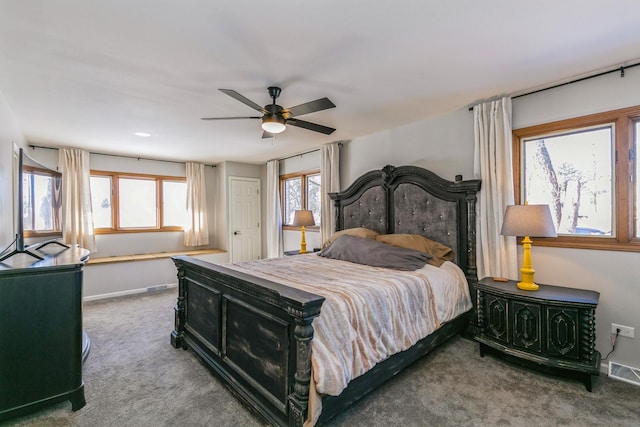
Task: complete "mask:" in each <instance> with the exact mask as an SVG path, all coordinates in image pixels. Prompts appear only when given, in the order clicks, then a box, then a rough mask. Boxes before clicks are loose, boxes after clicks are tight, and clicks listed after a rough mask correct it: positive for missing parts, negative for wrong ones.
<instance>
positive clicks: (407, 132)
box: [340, 109, 473, 190]
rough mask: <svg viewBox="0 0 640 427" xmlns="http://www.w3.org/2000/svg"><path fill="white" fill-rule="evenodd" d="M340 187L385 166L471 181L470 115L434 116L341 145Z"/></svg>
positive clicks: (471, 121)
mask: <svg viewBox="0 0 640 427" xmlns="http://www.w3.org/2000/svg"><path fill="white" fill-rule="evenodd" d="M340 154H341V158H340V186H341V189H342V190H344V189H346V188H347V186H349V184H351V183H352V182H353V181H354V180H355V179H356V178H357V177H359V176H360V175H362V174H363V173H365V172H368V171H370V170H373V169H382V167H383V166H385V165H393V166H403V165H413V166H420V167H423V168H426V169H429V170H431V171H433V172H435V173H436V174H438V175H440V176H441V177H443V178H445V179H448V180H451V181H453V180H454V178H455V176H456V175H463V178H464V179H472V178H473V113H472V112H470V111H468V110H467V109H464V110H460V111H457V112H454V113H451V114H447V115H443V116H438V117H433V118H430V119H428V120H424V121H421V122H418V123H413V124H410V125H407V126H403V127H400V128H397V129H391V130H387V131H385V132H381V133H377V134H375V135H371V136H367V137H362V138H356V139H354V140H352V141H351V142H349V143H346V144H344V147H343V148H342V151H341V153H340Z"/></svg>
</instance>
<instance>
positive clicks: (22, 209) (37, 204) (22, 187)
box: [0, 148, 68, 262]
mask: <svg viewBox="0 0 640 427" xmlns="http://www.w3.org/2000/svg"><path fill="white" fill-rule="evenodd" d="M16 170H17V175H18V176H17V188H16V201H15V205H16V206H15V207H16V238H15V240H14V242H13V243H12V244H11V245H10V246H9V247H8V248H7V249H5V250H4V251H3V252H2V253H1V254H0V262H2V261H4V260H5V259H7V258H10V257H12V256H14V255H16V254H28V255H30V256H32V257H33V258H35V259H37V260H41V259H42V256H40V255H39V254H37V253H35V252H34V251H32V250H30V248H31V247H32V246H30V247H29V248H27V247H26V246H25V238H28V239H30V240H32V241H33V242H34V245H37V246H36V247H35V249H41V248H42V247H44V246H46V245H48V244H50V243H55V244H57V245H60V246H62V247H64V248H67V247H68V246H67V245H64V244H63V243H61V242H59V241H58V239H60V238H62V174H61V173H60V172H58V171H56V170H53V169H50V168H48V167H46V166H43V165H41V164H40V163H38V162H36V161H35V160H33V159H31V158H30V157H29V156H27V155H26V154H25V153H24V151H23V149H22V148H20V149H19V153H18V165H17V168H16ZM14 244H15V248H14V249H13V250H12V251H11V252H9V253H7V254H5V253H6V252H7V251H8V250H9V249H10V248H11V247H12V246H13V245H14Z"/></svg>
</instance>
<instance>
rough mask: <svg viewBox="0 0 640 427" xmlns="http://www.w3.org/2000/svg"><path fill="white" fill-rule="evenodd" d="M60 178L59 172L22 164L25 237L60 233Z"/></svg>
mask: <svg viewBox="0 0 640 427" xmlns="http://www.w3.org/2000/svg"><path fill="white" fill-rule="evenodd" d="M61 183H62V177H61V175H60V174H59V173H57V172H54V171H51V170H48V169H41V168H37V167H32V166H26V165H25V166H23V167H22V207H23V209H22V215H23V218H22V224H23V227H24V232H25V236H27V237H32V236H36V235H38V236H46V235H53V234H59V233H61V232H62V226H61V212H60V206H62V205H61V197H62V194H61V193H60V188H61Z"/></svg>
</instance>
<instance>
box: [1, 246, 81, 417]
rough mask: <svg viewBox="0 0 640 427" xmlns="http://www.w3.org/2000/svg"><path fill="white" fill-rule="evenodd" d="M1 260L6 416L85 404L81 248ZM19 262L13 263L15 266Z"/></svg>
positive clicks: (2, 398) (2, 364) (3, 398)
mask: <svg viewBox="0 0 640 427" xmlns="http://www.w3.org/2000/svg"><path fill="white" fill-rule="evenodd" d="M38 254H39V255H41V256H43V257H44V259H43V260H42V261H37V262H33V260H34V259H26V258H22V257H28V255H24V254H19V255H17V256H16V257H17V258H20V259H15V260H14V259H9V260H6V261H5V262H4V263H0V421H1V420H4V419H8V418H12V417H15V416H19V415H23V414H25V413H28V412H32V411H34V410H36V409H38V408H40V407H42V406H44V405H48V404H51V403H55V402H60V401H64V400H70V401H71V408H72V409H73V410H74V411H75V410H78V409H80V408H82V407H83V406H84V405H85V397H84V384H83V381H82V352H83V342H82V340H83V332H82V267H83V265H84V263H85V262H86V260H87V259H88V257H89V252H88V251H87V250H85V249H80V248H68V249H65V248H48V249H46V250H45V249H42V250H41V251H38ZM12 264H13V265H12Z"/></svg>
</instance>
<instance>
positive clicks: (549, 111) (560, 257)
mask: <svg viewBox="0 0 640 427" xmlns="http://www.w3.org/2000/svg"><path fill="white" fill-rule="evenodd" d="M638 88H640V70H638V69H637V68H634V69H630V70H627V71H626V75H625V77H624V78H620V77H619V75H618V74H612V75H607V76H603V77H599V78H595V79H591V80H586V81H584V82H581V83H576V84H572V85H568V86H563V87H561V88H557V89H553V90H549V91H544V92H540V93H538V94H535V95H529V96H525V97H521V98H517V99H515V100H513V127H514V129H517V128H520V127H525V126H531V125H536V124H540V123H544V122H549V121H555V120H561V119H565V118H569V117H576V116H581V115H585V114H590V113H596V112H601V111H607V110H611V109H616V108H623V107H629V106H633V105H638V104H640V90H639V89H638ZM473 139H474V137H473V113H472V112H470V111H468V109H466V108H465V109H463V110H460V111H457V112H454V113H451V114H447V115H444V116H440V117H435V118H431V119H428V120H424V121H422V122H418V123H414V124H411V125H409V126H404V127H402V128H398V129H392V130H389V131H386V132H382V133H378V134H375V135H371V136H368V137H363V138H357V139H354V140H353V141H351V142H350V143H349V144H346V146H345V148H343V152H342V158H341V177H342V182H341V187H342V189H343V190H344V189H345V188H346V187H347V186H348V184H350V183H351V182H352V181H353V180H354V179H355V178H357V177H358V176H360V175H361V174H362V173H364V172H366V171H369V170H372V169H379V168H381V167H382V166H384V165H386V164H392V165H395V166H400V165H406V164H411V165H417V166H422V167H425V168H427V169H431V170H432V171H434V172H435V173H437V174H438V175H441V176H443V177H444V178H446V179H450V180H453V178H454V177H455V175H456V174H463V175H464V177H465V179H470V178H472V177H473V176H472V174H473V146H474V142H473ZM534 246H535V243H534ZM533 258H534V264H535V267H536V280H537V281H538V282H540V283H548V284H555V285H561V286H567V287H574V288H582V289H589V290H595V291H598V292H600V303H599V305H598V309H597V312H596V334H597V340H596V348H597V349H598V350H599V351H600V353H601V354H602V355H603V357H604V355H606V354H607V353H608V352H609V351H610V350H611V341H610V338H611V335H610V327H611V326H610V325H611V323H612V322H614V323H619V324H623V325H627V326H631V327H634V328H635V329H636V338H635V339H633V340H632V339H628V338H619V339H618V344H617V346H616V351H615V353H613V354H612V355H611V356H610V358H609V359H610V360H615V361H618V362H620V363H623V364H626V365H631V366H636V367H640V314H638V313H639V312H640V282H639V280H638V278H639V277H640V253H637V252H614V251H593V250H586V249H563V248H546V247H534V248H533ZM518 262H519V263H521V262H522V251H521V249H520V251H519V260H518ZM514 279H515V278H514Z"/></svg>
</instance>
